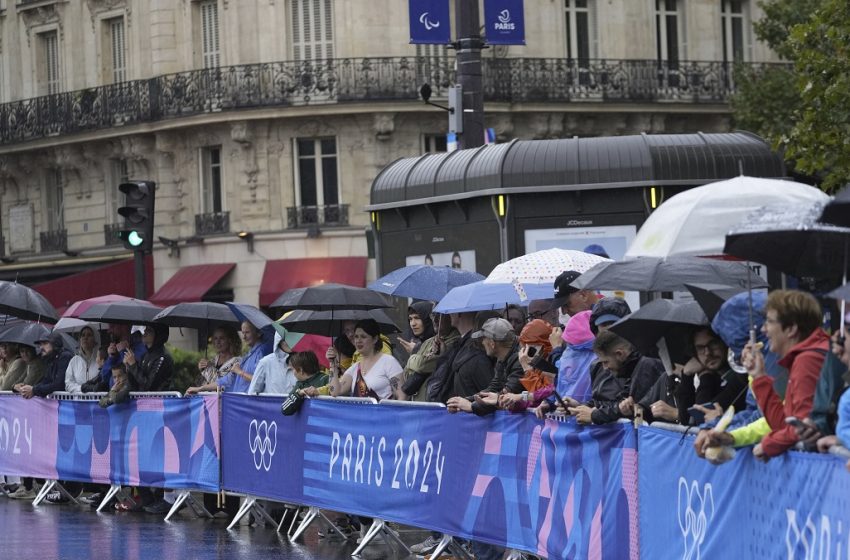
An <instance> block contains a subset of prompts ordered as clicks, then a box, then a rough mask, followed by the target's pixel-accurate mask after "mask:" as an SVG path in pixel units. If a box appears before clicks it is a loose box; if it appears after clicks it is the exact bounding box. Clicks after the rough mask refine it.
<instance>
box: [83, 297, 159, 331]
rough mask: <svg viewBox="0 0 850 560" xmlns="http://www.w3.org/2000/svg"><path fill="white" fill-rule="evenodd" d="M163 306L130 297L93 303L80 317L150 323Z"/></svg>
mask: <svg viewBox="0 0 850 560" xmlns="http://www.w3.org/2000/svg"><path fill="white" fill-rule="evenodd" d="M160 311H162V308H161V307H159V306H156V305H154V304H152V303H151V302H149V301H145V300H143V299H128V300H126V301H113V302H110V303H98V304H97V305H92V306H91V307H89V308H88V309H86V310H85V311H83V312H82V313H81V314H80V319H85V320H87V321H99V322H101V323H124V324H128V325H150V324H152V323H153V322H154V320H153V318H154V317H156V315H157V313H159V312H160Z"/></svg>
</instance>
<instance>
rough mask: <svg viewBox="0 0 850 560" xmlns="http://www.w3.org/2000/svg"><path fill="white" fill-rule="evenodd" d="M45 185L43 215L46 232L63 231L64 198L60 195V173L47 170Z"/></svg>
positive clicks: (55, 170) (56, 170) (59, 171)
mask: <svg viewBox="0 0 850 560" xmlns="http://www.w3.org/2000/svg"><path fill="white" fill-rule="evenodd" d="M46 173H47V177H46V179H47V180H46V181H45V182H46V184H45V197H44V199H45V200H44V202H45V204H44V213H45V218H46V222H47V223H46V225H47V230H48V231H59V230H62V229H65V197H64V196H63V193H62V171H61V170H59V169H48V170H47V172H46Z"/></svg>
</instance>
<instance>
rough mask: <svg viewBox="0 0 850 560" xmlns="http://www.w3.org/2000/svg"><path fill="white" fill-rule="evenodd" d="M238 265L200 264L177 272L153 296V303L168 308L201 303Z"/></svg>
mask: <svg viewBox="0 0 850 560" xmlns="http://www.w3.org/2000/svg"><path fill="white" fill-rule="evenodd" d="M234 266H236V263H220V264H198V265H195V266H187V267H184V268H181V269H180V270H178V271H177V274H175V275H174V276H172V277H171V278H169V279H168V281H167V282H166V283H165V284H163V285H162V287H161V288H160V289H158V290H157V291H156V293H155V294H154V295H152V296H151V303H155V304H156V305H161V306H162V307H167V306H169V305H175V304H178V303H184V302H189V301H201V298H203V297H204V295H206V293H207V292H208V291H210V289H211V288H212V287H213V286H215V285H216V284H217V283H218V281H219V280H221V279H222V278H224V276H225V275H226V274H227V273H228V272H230V271H231V270H233V267H234Z"/></svg>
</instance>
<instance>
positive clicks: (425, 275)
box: [368, 264, 484, 301]
mask: <svg viewBox="0 0 850 560" xmlns="http://www.w3.org/2000/svg"><path fill="white" fill-rule="evenodd" d="M479 280H484V276H482V275H481V274H478V273H477V272H470V271H468V270H459V269H455V268H449V267H448V266H431V265H426V264H414V265H411V266H405V267H404V268H399V269H398V270H394V271H392V272H390V273H389V274H387V275H385V276H382V277H380V278H378V279H377V280H375V281H374V282H372V283H371V284H369V286H368V288H369V289H370V290H374V291H376V292H382V293H384V294H389V295H391V296H402V297H411V298H416V299H425V300H428V301H440V300H441V299H443V297H445V295H446V294H447V293H449V291H450V290H451V289H452V288H457V287H458V286H465V285H466V284H471V283H473V282H478V281H479Z"/></svg>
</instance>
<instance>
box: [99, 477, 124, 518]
mask: <svg viewBox="0 0 850 560" xmlns="http://www.w3.org/2000/svg"><path fill="white" fill-rule="evenodd" d="M116 497H117V499H118V500H123V499H126V494H125V492H124V491H123V490H122V489H121V485H120V484H113V485H112V486H110V487H109V490H108V491H107V492H106V496H104V497H103V500H101V502H100V505H99V506H97V511H98V512H100V511H101V510H102V509H103V508H105V507H106V505H107V504H108V503H109V502H110V501H112V498H116Z"/></svg>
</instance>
